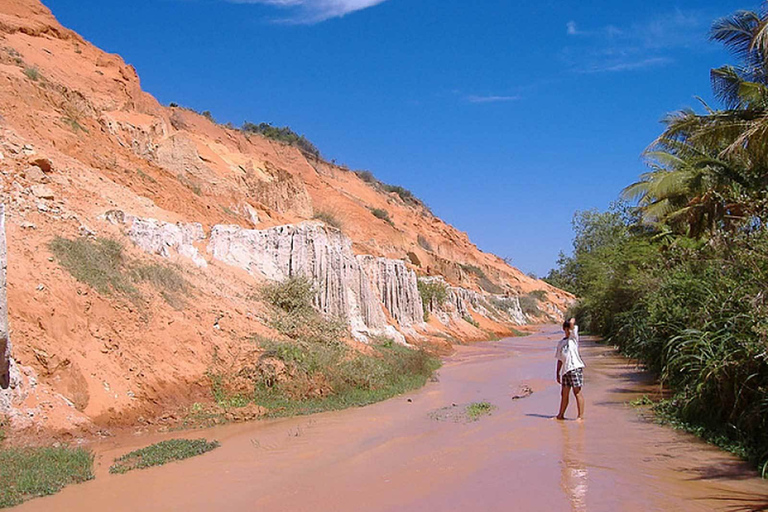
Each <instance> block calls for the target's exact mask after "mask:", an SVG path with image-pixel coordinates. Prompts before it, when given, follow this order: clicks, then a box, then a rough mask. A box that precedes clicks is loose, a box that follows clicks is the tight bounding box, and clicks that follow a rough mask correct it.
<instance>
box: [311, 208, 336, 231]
mask: <svg viewBox="0 0 768 512" xmlns="http://www.w3.org/2000/svg"><path fill="white" fill-rule="evenodd" d="M312 218H313V219H316V220H321V221H323V222H324V223H325V224H327V225H328V226H331V227H333V228H336V229H341V228H342V226H343V224H342V223H341V221H340V220H339V219H338V217H336V215H334V214H333V213H331V212H328V211H320V212H315V214H314V215H313V216H312Z"/></svg>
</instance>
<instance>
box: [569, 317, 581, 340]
mask: <svg viewBox="0 0 768 512" xmlns="http://www.w3.org/2000/svg"><path fill="white" fill-rule="evenodd" d="M568 323H569V324H570V325H571V334H570V336H568V339H571V340H574V341H576V342H578V341H579V326H578V325H576V319H575V318H571V319H570V320H569V322H568Z"/></svg>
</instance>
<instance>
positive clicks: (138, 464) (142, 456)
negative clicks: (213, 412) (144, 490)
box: [109, 439, 220, 473]
mask: <svg viewBox="0 0 768 512" xmlns="http://www.w3.org/2000/svg"><path fill="white" fill-rule="evenodd" d="M219 446H220V444H219V442H218V441H211V442H208V441H207V440H205V439H169V440H167V441H160V442H159V443H155V444H153V445H150V446H147V447H146V448H142V449H140V450H135V451H132V452H130V453H126V454H125V455H123V456H122V457H118V458H116V459H115V463H114V464H113V465H112V466H111V467H110V468H109V472H110V473H127V472H128V471H131V470H132V469H142V468H148V467H151V466H162V465H163V464H167V463H168V462H173V461H175V460H184V459H188V458H190V457H194V456H195V455H202V454H204V453H205V452H209V451H211V450H213V449H215V448H218V447H219Z"/></svg>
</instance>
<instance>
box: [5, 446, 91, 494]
mask: <svg viewBox="0 0 768 512" xmlns="http://www.w3.org/2000/svg"><path fill="white" fill-rule="evenodd" d="M92 478H93V455H92V454H91V452H89V451H87V450H84V449H83V448H67V447H59V448H7V449H3V450H0V508H2V507H12V506H14V505H18V504H19V503H22V502H23V501H24V500H27V499H30V498H35V497H38V496H47V495H49V494H54V493H56V492H59V491H60V490H61V489H62V488H63V487H64V486H65V485H68V484H71V483H79V482H85V481H86V480H90V479H92Z"/></svg>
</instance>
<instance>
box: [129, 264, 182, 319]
mask: <svg viewBox="0 0 768 512" xmlns="http://www.w3.org/2000/svg"><path fill="white" fill-rule="evenodd" d="M131 271H132V278H133V280H134V282H146V283H149V284H151V285H152V286H153V287H154V288H155V289H156V290H157V291H158V292H159V293H160V296H161V297H162V298H163V300H165V302H167V303H168V305H170V306H171V307H172V308H174V309H177V310H182V309H184V308H185V307H186V301H185V300H184V298H183V297H182V295H184V294H187V293H188V291H189V285H188V283H187V280H186V279H184V277H183V276H182V275H181V273H180V272H179V271H178V270H177V269H176V268H173V267H170V266H166V265H160V264H158V263H141V264H137V265H133V266H132V268H131Z"/></svg>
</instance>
